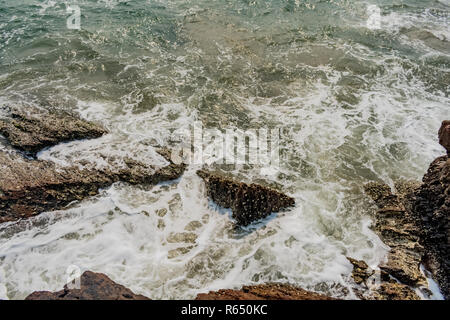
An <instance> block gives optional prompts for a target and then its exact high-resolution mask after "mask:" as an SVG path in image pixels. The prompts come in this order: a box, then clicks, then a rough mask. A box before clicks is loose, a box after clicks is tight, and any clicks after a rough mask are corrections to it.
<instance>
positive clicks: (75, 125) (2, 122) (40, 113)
mask: <svg viewBox="0 0 450 320" xmlns="http://www.w3.org/2000/svg"><path fill="white" fill-rule="evenodd" d="M2 110H3V111H6V112H4V113H6V116H4V117H2V118H0V134H2V135H3V136H4V137H5V138H6V139H7V140H8V142H9V143H10V144H11V145H12V146H14V147H15V148H17V149H19V150H21V151H25V152H26V153H28V154H29V155H31V156H36V153H37V152H39V151H40V150H42V149H44V148H46V147H50V146H54V145H57V144H58V143H61V142H66V141H72V140H80V139H90V138H98V137H101V136H102V135H104V134H105V133H106V130H105V129H104V128H102V127H101V126H99V125H97V124H95V123H91V122H88V121H84V120H81V119H79V118H76V117H74V116H72V115H69V114H67V113H63V112H61V111H59V112H56V111H53V112H49V111H44V110H40V109H37V108H31V107H28V108H9V107H3V108H2Z"/></svg>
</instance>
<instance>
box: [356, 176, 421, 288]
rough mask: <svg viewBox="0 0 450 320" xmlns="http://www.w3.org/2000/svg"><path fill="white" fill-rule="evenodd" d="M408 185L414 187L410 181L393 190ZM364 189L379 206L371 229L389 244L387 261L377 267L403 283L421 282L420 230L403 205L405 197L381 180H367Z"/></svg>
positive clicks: (408, 187) (406, 197)
mask: <svg viewBox="0 0 450 320" xmlns="http://www.w3.org/2000/svg"><path fill="white" fill-rule="evenodd" d="M416 187H417V186H416ZM411 188H413V190H414V184H411V183H409V184H408V183H406V184H405V183H398V184H397V185H396V189H397V190H410V189H411ZM365 189H366V192H367V193H368V194H369V195H370V196H371V197H372V198H373V200H374V201H375V203H376V204H377V206H378V208H379V210H378V211H377V214H376V222H375V231H376V232H377V233H378V235H379V236H380V238H381V239H382V240H383V242H384V243H385V244H387V245H388V246H389V247H391V250H390V252H389V254H388V259H387V262H386V263H385V264H383V265H380V269H381V270H382V271H384V272H386V273H387V274H389V275H391V276H392V277H394V278H396V279H397V280H399V281H401V282H402V283H404V284H406V285H411V286H416V285H420V284H423V283H425V282H426V281H425V279H424V277H423V275H422V273H421V271H420V263H421V260H422V255H423V252H424V249H423V247H422V245H420V243H419V232H420V231H419V228H418V226H417V224H416V223H415V219H414V217H413V216H412V214H411V212H410V211H409V210H407V209H406V207H407V206H409V205H406V206H405V203H406V202H407V200H406V199H408V198H409V196H408V195H398V194H393V193H392V191H391V188H390V187H389V186H388V185H386V184H382V183H369V184H367V185H366V186H365ZM411 191H412V190H411Z"/></svg>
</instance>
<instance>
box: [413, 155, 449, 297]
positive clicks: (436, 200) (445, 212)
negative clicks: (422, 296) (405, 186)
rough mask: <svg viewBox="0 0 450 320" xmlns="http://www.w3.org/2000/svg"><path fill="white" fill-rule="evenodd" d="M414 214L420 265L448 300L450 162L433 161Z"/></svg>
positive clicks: (446, 158)
mask: <svg viewBox="0 0 450 320" xmlns="http://www.w3.org/2000/svg"><path fill="white" fill-rule="evenodd" d="M413 214H414V215H415V217H416V218H417V220H418V223H419V224H420V226H421V227H420V243H421V244H422V245H423V246H424V247H425V254H424V256H423V263H424V265H425V267H426V268H427V269H428V270H430V271H431V273H432V275H433V278H434V279H436V281H437V282H438V284H439V286H440V289H441V292H442V294H443V295H444V297H445V298H446V299H450V223H449V222H450V158H449V156H448V155H447V156H442V157H439V158H437V159H436V160H434V161H433V162H432V163H431V165H430V167H429V169H428V171H427V173H426V174H425V176H424V177H423V184H422V186H421V187H420V188H419V189H418V190H417V192H416V193H415V202H414V206H413Z"/></svg>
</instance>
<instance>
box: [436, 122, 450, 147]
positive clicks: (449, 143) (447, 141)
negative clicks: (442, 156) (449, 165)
mask: <svg viewBox="0 0 450 320" xmlns="http://www.w3.org/2000/svg"><path fill="white" fill-rule="evenodd" d="M438 135H439V143H440V144H441V145H442V146H443V147H444V148H445V150H447V155H448V156H450V120H444V121H442V125H441V128H440V129H439V132H438Z"/></svg>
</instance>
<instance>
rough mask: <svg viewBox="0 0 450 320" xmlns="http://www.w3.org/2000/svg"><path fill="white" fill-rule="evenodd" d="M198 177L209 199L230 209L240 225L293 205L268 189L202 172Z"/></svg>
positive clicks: (279, 193) (291, 201)
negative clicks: (201, 180)
mask: <svg viewBox="0 0 450 320" xmlns="http://www.w3.org/2000/svg"><path fill="white" fill-rule="evenodd" d="M197 174H198V175H199V176H200V177H201V178H202V179H203V180H204V181H205V183H206V189H207V193H208V196H209V197H210V198H211V199H212V200H213V201H215V202H216V203H217V204H218V205H220V206H222V207H224V208H230V209H231V210H232V211H233V218H234V219H235V220H236V222H237V224H238V225H241V226H246V225H249V224H250V223H252V222H254V221H256V220H259V219H262V218H265V217H267V216H268V215H270V214H271V213H272V212H278V211H280V210H282V209H285V208H288V207H292V206H294V205H295V200H294V198H291V197H289V196H287V195H285V194H283V193H281V192H278V191H276V190H274V189H271V188H268V187H263V186H261V185H257V184H246V183H242V182H237V181H235V180H233V179H231V178H228V177H224V176H222V175H219V174H215V173H211V172H208V171H205V170H199V171H197Z"/></svg>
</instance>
